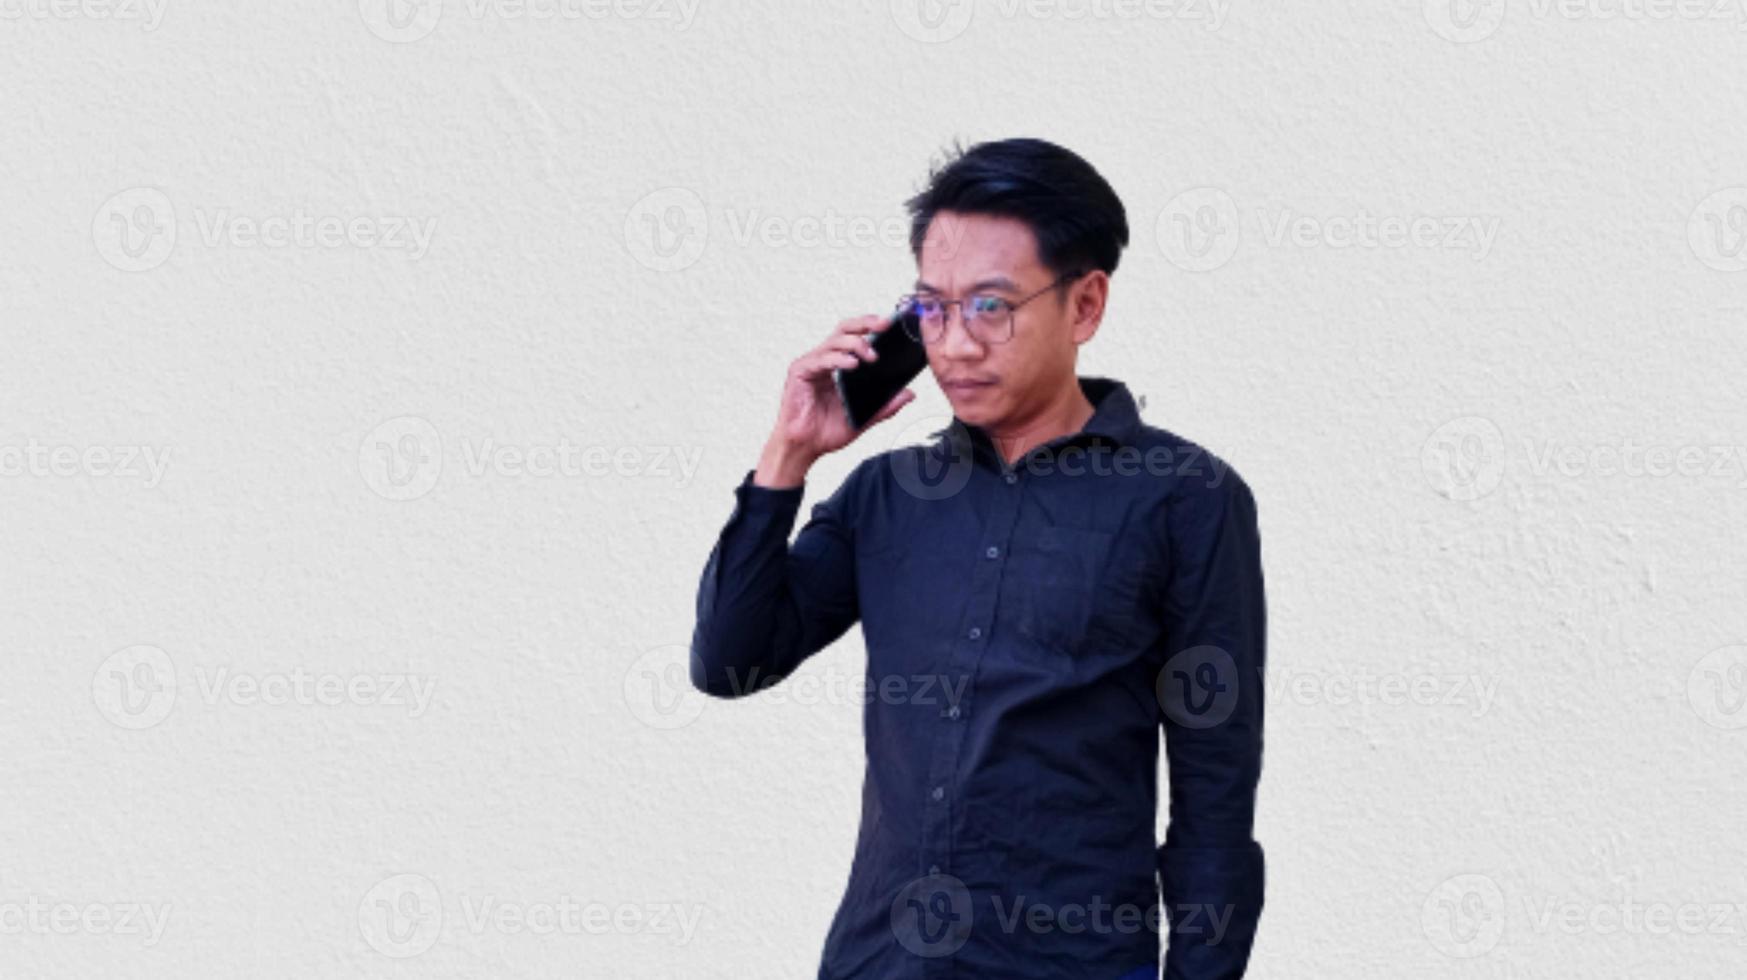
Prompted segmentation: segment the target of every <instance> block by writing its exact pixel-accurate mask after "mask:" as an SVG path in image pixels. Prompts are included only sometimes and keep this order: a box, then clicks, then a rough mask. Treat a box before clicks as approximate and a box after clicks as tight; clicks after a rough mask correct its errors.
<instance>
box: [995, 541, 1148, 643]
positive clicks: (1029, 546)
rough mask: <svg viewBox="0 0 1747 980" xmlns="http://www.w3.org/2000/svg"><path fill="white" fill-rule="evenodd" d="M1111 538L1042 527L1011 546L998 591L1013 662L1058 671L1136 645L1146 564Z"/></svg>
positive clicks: (1119, 542) (1142, 619)
mask: <svg viewBox="0 0 1747 980" xmlns="http://www.w3.org/2000/svg"><path fill="white" fill-rule="evenodd" d="M1122 544H1123V542H1122V540H1121V539H1119V538H1118V537H1117V536H1116V535H1115V534H1114V533H1111V532H1109V531H1096V530H1090V529H1085V528H1067V527H1045V528H1043V529H1042V530H1040V531H1039V532H1038V533H1037V534H1036V535H1035V536H1034V537H1033V538H1032V539H1031V540H1029V541H1026V542H1023V543H1020V542H1017V541H1016V542H1015V544H1014V546H1013V552H1012V561H1011V562H1010V563H1009V565H1008V569H1007V577H1006V581H1005V583H1004V588H1003V590H1002V592H1003V597H1004V605H1005V606H1006V609H1007V611H1008V612H1009V614H1010V622H1011V623H1012V629H1013V632H1014V634H1015V637H1016V638H1017V639H1018V640H1020V643H1019V644H1018V647H1019V648H1018V650H1017V651H1016V653H1015V656H1017V657H1020V658H1024V659H1028V660H1034V661H1041V662H1042V663H1044V664H1045V665H1050V666H1063V665H1064V660H1066V661H1068V662H1072V661H1075V660H1078V659H1081V658H1083V657H1086V656H1089V655H1096V654H1100V653H1104V652H1117V651H1120V650H1121V649H1122V648H1125V647H1128V646H1132V645H1133V644H1135V643H1136V642H1138V639H1137V636H1138V634H1137V633H1136V631H1137V630H1138V629H1140V628H1141V627H1142V626H1143V625H1144V616H1143V615H1142V613H1143V608H1142V597H1143V592H1144V589H1143V586H1144V581H1145V575H1144V571H1145V570H1144V567H1143V560H1144V559H1143V556H1142V555H1141V553H1140V552H1139V551H1138V550H1137V549H1135V548H1133V547H1123V546H1122Z"/></svg>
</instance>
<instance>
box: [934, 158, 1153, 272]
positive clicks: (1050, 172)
mask: <svg viewBox="0 0 1747 980" xmlns="http://www.w3.org/2000/svg"><path fill="white" fill-rule="evenodd" d="M904 206H905V207H906V208H907V209H909V211H910V216H911V218H910V252H911V254H912V255H914V256H915V257H916V259H917V261H920V260H921V258H922V243H923V241H924V240H925V239H926V238H927V235H928V225H929V223H930V222H932V221H933V220H934V216H935V214H937V213H938V212H941V211H956V212H959V213H961V214H987V215H996V216H1000V217H1007V218H1015V219H1017V220H1019V221H1023V222H1024V223H1025V224H1026V225H1028V226H1029V227H1030V228H1031V233H1032V235H1034V236H1035V237H1036V238H1037V258H1038V261H1039V262H1041V263H1042V264H1043V266H1044V267H1045V268H1047V269H1049V270H1050V271H1051V272H1052V273H1054V274H1056V275H1064V274H1067V273H1070V272H1074V273H1080V272H1090V271H1091V270H1093V269H1102V270H1104V272H1106V273H1114V272H1115V271H1116V263H1117V260H1118V259H1120V258H1121V257H1122V249H1123V248H1124V247H1125V246H1126V245H1127V244H1128V214H1127V212H1126V211H1124V210H1123V207H1122V199H1121V198H1119V197H1117V196H1116V192H1115V191H1114V190H1112V189H1111V187H1110V184H1109V183H1108V182H1106V181H1105V180H1104V178H1103V177H1102V176H1100V175H1099V173H1098V171H1096V170H1094V169H1092V165H1091V164H1089V163H1087V162H1086V161H1085V160H1083V159H1081V158H1080V157H1079V155H1077V154H1075V153H1074V152H1073V151H1072V150H1069V149H1067V148H1065V147H1061V146H1057V145H1056V144H1054V143H1051V142H1049V141H1048V140H1041V139H1032V138H1018V139H1006V140H999V141H996V142H987V143H978V144H976V145H974V146H972V147H971V148H970V149H969V150H965V149H962V148H961V147H959V146H957V145H956V143H955V145H954V147H953V151H952V153H951V155H950V156H949V157H948V159H947V160H946V162H945V163H944V164H942V165H939V166H936V167H934V168H932V170H931V172H930V173H929V175H928V187H927V188H926V189H924V190H923V191H922V192H921V193H920V194H917V195H916V196H915V197H912V198H910V199H909V200H908V201H905V202H904Z"/></svg>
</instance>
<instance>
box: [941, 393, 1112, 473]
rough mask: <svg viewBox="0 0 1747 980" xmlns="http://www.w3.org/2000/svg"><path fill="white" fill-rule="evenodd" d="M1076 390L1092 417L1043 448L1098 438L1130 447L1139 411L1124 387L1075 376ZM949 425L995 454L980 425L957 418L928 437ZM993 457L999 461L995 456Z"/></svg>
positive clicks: (948, 427) (976, 445)
mask: <svg viewBox="0 0 1747 980" xmlns="http://www.w3.org/2000/svg"><path fill="white" fill-rule="evenodd" d="M1077 377H1078V380H1079V382H1080V391H1082V392H1084V393H1085V395H1086V400H1087V401H1089V402H1091V403H1092V418H1091V419H1090V420H1089V421H1087V423H1086V425H1085V427H1084V428H1082V429H1081V430H1080V431H1078V432H1075V433H1072V434H1070V435H1067V436H1058V437H1057V438H1056V439H1053V440H1051V441H1050V442H1049V443H1045V444H1044V445H1051V444H1054V443H1061V444H1062V445H1069V444H1072V443H1076V442H1080V441H1084V440H1093V439H1101V440H1104V441H1107V442H1110V443H1112V444H1114V445H1115V446H1117V447H1118V448H1120V447H1123V446H1130V445H1133V444H1134V441H1135V435H1136V429H1138V428H1139V426H1140V412H1139V410H1138V409H1137V408H1136V407H1135V404H1134V396H1133V395H1132V394H1130V393H1129V391H1128V386H1127V385H1125V384H1123V383H1122V382H1120V381H1118V380H1116V379H1115V378H1107V377H1103V376H1100V375H1078V376H1077ZM953 426H962V427H963V428H964V429H965V431H966V432H967V433H969V435H970V440H971V445H972V446H974V447H976V448H977V449H979V450H986V451H988V452H989V453H995V444H994V442H993V440H991V439H990V438H989V434H988V432H987V431H985V430H984V429H983V427H982V426H980V425H972V424H971V423H969V422H966V421H964V420H963V419H961V418H959V417H958V416H957V415H954V416H953V419H952V422H951V423H950V424H949V425H947V426H946V427H945V428H942V429H938V430H936V431H934V432H931V433H929V435H930V436H934V437H939V436H945V435H946V434H947V433H949V432H951V431H952V428H953ZM995 458H997V459H998V458H999V454H996V456H995Z"/></svg>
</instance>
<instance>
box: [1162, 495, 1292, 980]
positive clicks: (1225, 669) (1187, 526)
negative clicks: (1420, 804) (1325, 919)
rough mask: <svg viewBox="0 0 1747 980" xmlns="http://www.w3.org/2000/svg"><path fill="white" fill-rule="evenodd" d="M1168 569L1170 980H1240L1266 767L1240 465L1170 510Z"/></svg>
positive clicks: (1254, 558) (1251, 505) (1259, 629)
mask: <svg viewBox="0 0 1747 980" xmlns="http://www.w3.org/2000/svg"><path fill="white" fill-rule="evenodd" d="M1169 510H1170V514H1169V521H1170V526H1169V534H1170V540H1171V562H1172V566H1173V570H1172V573H1171V576H1170V585H1169V591H1168V596H1167V600H1166V602H1167V609H1166V622H1167V642H1168V644H1169V646H1168V648H1167V650H1166V654H1167V657H1166V663H1165V667H1164V670H1163V671H1162V673H1161V675H1160V677H1159V679H1158V680H1159V686H1158V693H1159V697H1160V701H1161V704H1162V706H1163V708H1164V714H1165V718H1164V728H1165V756H1166V759H1167V760H1168V764H1169V768H1170V794H1171V802H1170V817H1171V819H1170V827H1169V829H1168V830H1167V831H1166V834H1165V842H1164V844H1163V845H1162V846H1161V847H1160V848H1159V855H1158V858H1159V860H1158V866H1159V881H1160V890H1161V897H1162V901H1163V905H1164V911H1165V913H1166V915H1167V916H1168V917H1169V919H1170V935H1169V939H1168V946H1167V951H1166V955H1165V970H1164V976H1165V980H1237V978H1240V977H1242V976H1243V975H1244V970H1245V968H1246V966H1247V964H1248V962H1249V957H1250V948H1251V946H1252V944H1253V942H1254V940H1255V933H1256V926H1257V923H1258V921H1259V919H1260V917H1261V912H1262V897H1263V883H1264V862H1263V857H1262V848H1261V846H1260V845H1259V844H1257V843H1256V841H1255V840H1254V838H1253V836H1252V834H1253V828H1254V822H1255V806H1256V787H1257V783H1258V781H1259V780H1260V778H1261V769H1262V709H1263V669H1264V667H1265V665H1266V634H1267V622H1266V604H1265V600H1264V596H1263V588H1262V566H1261V543H1260V535H1259V532H1258V529H1257V523H1256V505H1255V498H1254V497H1253V495H1252V494H1251V492H1250V489H1249V487H1248V486H1247V485H1246V484H1245V483H1244V482H1243V480H1242V479H1241V478H1239V477H1238V475H1237V473H1236V472H1235V471H1229V470H1228V471H1227V472H1226V473H1225V478H1224V479H1223V480H1222V481H1220V483H1219V485H1217V486H1214V487H1207V486H1205V485H1200V484H1194V485H1191V486H1186V487H1184V488H1182V490H1181V493H1180V495H1179V496H1177V497H1176V498H1175V499H1174V500H1173V501H1172V503H1171V506H1170V508H1169Z"/></svg>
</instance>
